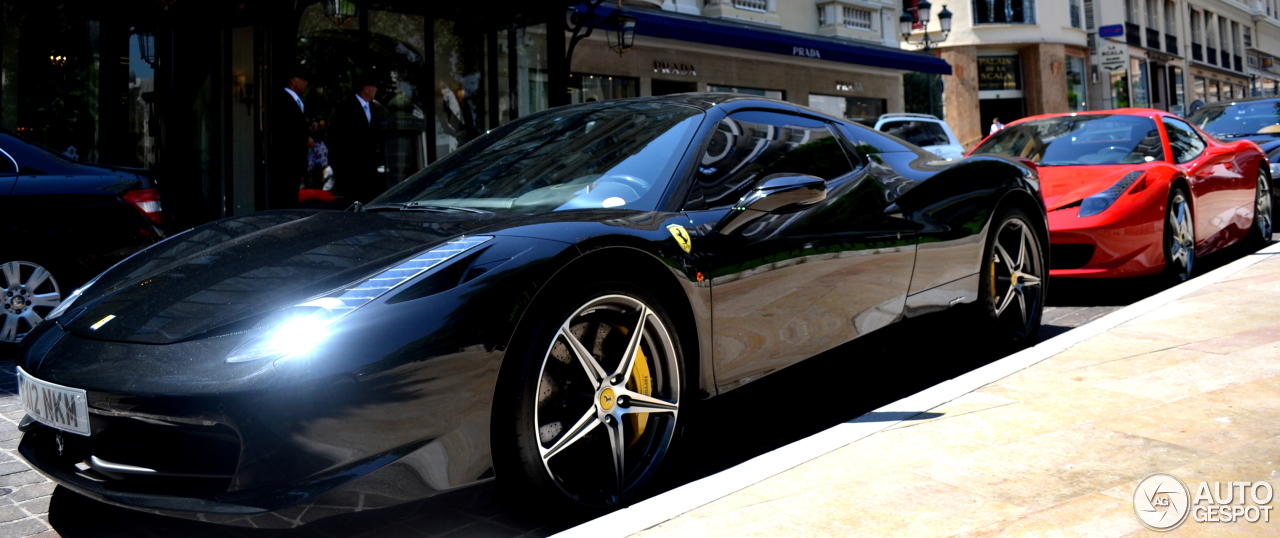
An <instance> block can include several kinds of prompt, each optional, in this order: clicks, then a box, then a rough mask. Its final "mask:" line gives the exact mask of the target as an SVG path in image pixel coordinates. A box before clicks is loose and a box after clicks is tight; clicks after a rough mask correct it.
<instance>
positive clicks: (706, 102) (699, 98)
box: [570, 92, 848, 123]
mask: <svg viewBox="0 0 1280 538" xmlns="http://www.w3.org/2000/svg"><path fill="white" fill-rule="evenodd" d="M623 100H625V101H648V102H662V103H673V104H680V105H685V106H690V107H694V108H697V109H699V110H703V111H706V110H711V109H713V108H718V107H722V106H725V105H729V104H732V105H735V107H734V108H737V106H741V105H743V104H746V105H748V106H749V105H751V104H753V103H754V104H757V105H759V106H762V107H767V108H778V109H782V110H790V111H799V112H803V113H805V114H808V115H812V116H819V117H822V118H826V119H828V120H830V121H838V122H843V123H848V121H847V120H842V119H838V118H833V117H831V116H830V115H829V114H826V113H824V112H822V111H819V110H814V109H812V108H809V107H807V106H803V105H798V104H796V103H790V102H787V101H780V100H778V99H771V98H769V97H760V96H756V95H744V94H740V93H709V92H701V93H676V94H671V95H660V96H655V97H632V98H629V99H619V100H610V101H601V102H600V103H610V102H617V101H623ZM595 104H597V103H582V104H578V105H570V106H590V105H595Z"/></svg>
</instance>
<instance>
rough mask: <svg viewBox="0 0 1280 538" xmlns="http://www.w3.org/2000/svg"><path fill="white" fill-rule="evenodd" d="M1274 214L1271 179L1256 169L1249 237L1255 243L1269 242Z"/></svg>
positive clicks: (1263, 243)
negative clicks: (1256, 179)
mask: <svg viewBox="0 0 1280 538" xmlns="http://www.w3.org/2000/svg"><path fill="white" fill-rule="evenodd" d="M1273 218H1274V214H1273V213H1272V212H1271V181H1270V180H1269V179H1268V178H1267V174H1266V172H1263V171H1262V170H1258V183H1257V187H1256V188H1255V193H1254V202H1253V229H1252V230H1250V237H1249V239H1250V240H1251V241H1253V242H1254V243H1255V244H1259V245H1265V244H1267V243H1269V242H1271V233H1272V232H1273V231H1274V227H1275V225H1274V221H1273V220H1272V219H1273Z"/></svg>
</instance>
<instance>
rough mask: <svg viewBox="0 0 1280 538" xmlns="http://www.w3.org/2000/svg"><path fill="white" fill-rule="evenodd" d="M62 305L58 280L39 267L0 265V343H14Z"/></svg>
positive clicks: (15, 263) (19, 263)
mask: <svg viewBox="0 0 1280 538" xmlns="http://www.w3.org/2000/svg"><path fill="white" fill-rule="evenodd" d="M61 302H62V290H61V288H59V287H58V280H57V279H56V278H54V276H53V274H52V273H50V272H49V270H48V269H46V268H45V267H43V266H41V265H40V264H38V263H34V262H28V261H20V260H14V261H9V262H0V343H6V344H11V343H16V342H20V341H22V338H23V337H25V336H26V335H27V333H29V332H31V329H34V328H35V327H36V325H38V324H39V323H40V322H41V321H44V317H45V316H47V315H49V312H50V311H52V310H53V309H54V308H56V307H57V306H58V304H59V303H61Z"/></svg>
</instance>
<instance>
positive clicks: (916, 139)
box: [875, 113, 964, 159]
mask: <svg viewBox="0 0 1280 538" xmlns="http://www.w3.org/2000/svg"><path fill="white" fill-rule="evenodd" d="M875 129H876V130H878V131H883V132H885V133H888V134H890V135H893V136H896V137H898V138H901V139H903V140H906V141H907V142H910V143H912V144H915V145H917V146H920V147H921V148H924V149H925V150H926V151H929V152H931V153H933V154H935V155H937V156H939V157H942V158H944V159H959V158H961V157H963V156H964V145H963V144H961V143H960V139H959V138H956V134H955V133H954V132H952V130H951V126H950V125H947V122H945V121H942V120H940V119H938V118H937V117H936V116H931V115H928V114H897V113H895V114H884V115H882V116H880V119H878V120H876V125H875Z"/></svg>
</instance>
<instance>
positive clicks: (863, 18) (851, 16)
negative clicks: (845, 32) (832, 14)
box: [842, 6, 872, 30]
mask: <svg viewBox="0 0 1280 538" xmlns="http://www.w3.org/2000/svg"><path fill="white" fill-rule="evenodd" d="M842 11H843V15H844V27H845V28H853V29H855V30H870V29H871V18H872V13H871V11H870V10H867V9H861V8H856V7H850V6H844V9H843V10H842Z"/></svg>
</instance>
